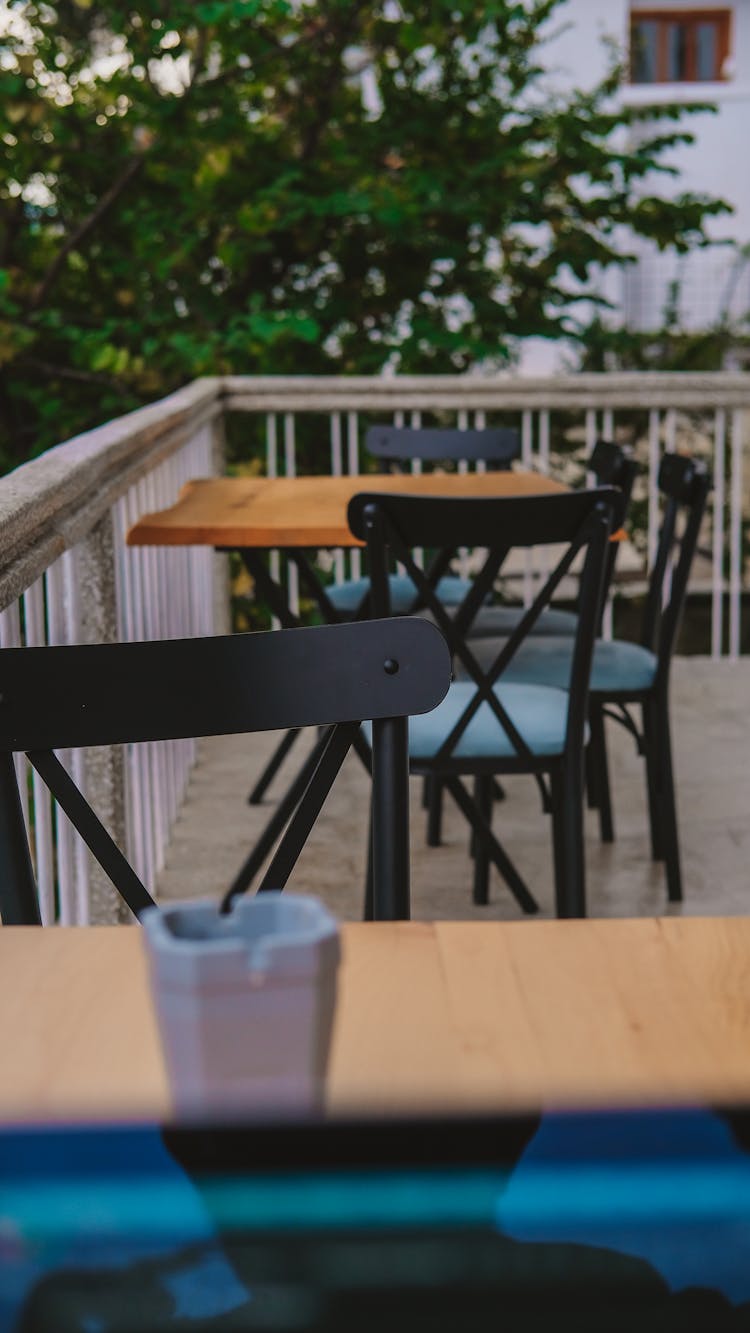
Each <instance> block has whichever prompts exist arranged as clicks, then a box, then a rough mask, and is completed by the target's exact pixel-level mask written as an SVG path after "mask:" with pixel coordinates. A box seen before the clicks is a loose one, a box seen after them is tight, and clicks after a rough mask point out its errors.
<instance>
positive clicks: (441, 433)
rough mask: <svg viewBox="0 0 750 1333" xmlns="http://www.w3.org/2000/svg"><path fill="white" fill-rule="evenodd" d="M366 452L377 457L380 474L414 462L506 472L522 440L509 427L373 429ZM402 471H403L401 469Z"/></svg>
mask: <svg viewBox="0 0 750 1333" xmlns="http://www.w3.org/2000/svg"><path fill="white" fill-rule="evenodd" d="M365 449H366V450H367V452H368V453H369V454H371V456H372V457H373V458H377V459H378V461H379V462H380V465H381V471H385V472H388V471H389V470H390V466H391V464H393V463H405V462H408V461H409V460H411V459H418V460H419V461H420V462H425V463H427V462H429V463H442V462H459V461H463V460H465V461H466V462H469V463H487V465H488V467H490V468H494V469H497V470H503V471H505V470H507V469H508V468H509V467H510V465H511V463H512V462H513V460H514V459H516V458H520V457H521V438H520V435H519V433H518V431H517V430H514V429H513V428H512V427H510V426H481V427H480V426H475V427H472V428H469V427H467V428H466V429H459V428H450V429H445V428H443V427H433V426H390V425H377V426H370V427H369V428H368V430H367V433H366V435H365ZM401 471H403V469H401Z"/></svg>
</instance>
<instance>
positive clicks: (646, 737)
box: [643, 700, 664, 861]
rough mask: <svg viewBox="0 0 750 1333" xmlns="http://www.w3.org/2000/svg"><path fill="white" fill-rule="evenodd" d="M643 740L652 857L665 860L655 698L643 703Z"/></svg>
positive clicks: (657, 720)
mask: <svg viewBox="0 0 750 1333" xmlns="http://www.w3.org/2000/svg"><path fill="white" fill-rule="evenodd" d="M643 741H644V755H645V760H646V795H647V798H648V819H649V828H650V830H651V859H652V860H653V861H663V860H664V838H663V830H662V821H661V800H660V792H661V785H662V778H661V774H660V772H659V718H658V711H657V708H656V705H655V704H654V701H653V700H649V701H648V702H646V703H644V705H643Z"/></svg>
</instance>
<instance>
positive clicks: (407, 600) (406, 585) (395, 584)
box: [326, 574, 471, 616]
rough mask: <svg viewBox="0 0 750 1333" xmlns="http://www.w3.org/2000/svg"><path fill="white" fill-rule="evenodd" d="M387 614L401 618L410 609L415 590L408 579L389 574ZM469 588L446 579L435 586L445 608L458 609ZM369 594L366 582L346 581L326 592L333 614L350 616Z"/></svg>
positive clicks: (467, 581) (452, 578)
mask: <svg viewBox="0 0 750 1333" xmlns="http://www.w3.org/2000/svg"><path fill="white" fill-rule="evenodd" d="M389 583H390V589H391V612H392V614H393V615H396V616H399V615H400V616H402V615H405V614H406V612H407V611H408V610H409V609H410V608H411V607H412V606H413V605H414V600H415V598H416V596H417V590H416V588H415V587H414V584H413V583H412V581H411V579H410V578H408V577H407V575H405V574H403V575H402V574H391V576H390V579H389ZM470 587H471V580H470V579H459V578H457V577H455V576H454V575H446V577H445V578H443V579H440V580H439V582H438V585H437V595H438V597H439V598H440V600H441V602H444V603H445V605H446V606H458V605H459V604H460V603H461V602H462V601H463V599H464V597H465V596H466V594H467V592H468V591H469V589H470ZM369 590H370V580H369V579H349V580H348V581H347V582H346V583H334V584H333V585H332V586H331V587H329V588H326V594H327V596H328V598H329V600H330V601H331V602H332V603H333V605H334V606H335V607H336V610H337V611H347V612H350V613H351V614H352V615H354V613H355V612H356V611H357V610H358V609H359V606H360V603H361V602H362V599H363V597H366V596H367V593H368V592H369Z"/></svg>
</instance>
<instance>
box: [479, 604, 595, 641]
mask: <svg viewBox="0 0 750 1333" xmlns="http://www.w3.org/2000/svg"><path fill="white" fill-rule="evenodd" d="M523 615H524V608H523V607H522V606H483V607H482V609H481V611H480V612H479V614H478V615H477V616H476V617H475V619H474V622H473V624H472V627H471V637H472V639H474V638H477V639H487V638H492V637H497V638H507V636H508V635H509V634H512V633H513V630H514V629H515V628H516V625H517V624H518V623H519V621H520V620H521V618H522V616H523ZM577 625H578V616H577V615H576V613H575V611H558V610H556V609H555V607H550V608H549V609H548V610H547V611H542V614H541V615H540V617H539V619H538V620H537V622H536V624H535V626H534V628H533V629H532V630H530V631H529V633H530V634H533V635H534V636H535V637H536V636H537V635H544V634H556V635H560V634H562V635H567V636H568V638H570V636H571V635H573V634H575V632H576V627H577Z"/></svg>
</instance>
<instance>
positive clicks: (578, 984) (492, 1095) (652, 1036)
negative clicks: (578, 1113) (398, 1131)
mask: <svg viewBox="0 0 750 1333" xmlns="http://www.w3.org/2000/svg"><path fill="white" fill-rule="evenodd" d="M342 935H343V945H344V960H343V964H342V971H341V979H340V987H339V1001H338V1008H337V1018H336V1026H335V1032H334V1042H333V1050H332V1056H331V1068H330V1075H329V1086H328V1103H329V1107H330V1108H331V1109H332V1110H334V1111H347V1110H356V1109H366V1110H369V1111H388V1110H398V1109H410V1110H420V1109H421V1110H424V1109H440V1108H442V1109H455V1110H464V1111H466V1110H471V1109H480V1110H485V1111H486V1110H488V1109H494V1108H508V1107H510V1108H512V1107H516V1108H518V1107H526V1108H529V1107H533V1108H538V1107H541V1106H550V1105H570V1104H577V1105H591V1104H594V1105H596V1104H600V1105H601V1104H604V1105H612V1104H618V1103H619V1104H622V1103H654V1102H685V1101H687V1102H691V1101H713V1102H717V1101H724V1102H727V1101H738V1100H745V1101H750V919H745V918H728V919H725V918H711V919H698V918H687V919H681V918H668V919H665V920H619V921H614V920H608V921H546V922H514V923H497V922H482V923H478V924H477V923H473V922H472V923H442V922H439V923H437V922H436V923H430V924H420V923H393V924H392V923H384V924H377V925H372V924H370V925H346V926H343V927H342ZM0 1069H1V1070H2V1077H0V1120H2V1121H4V1122H8V1121H14V1120H18V1119H27V1120H29V1119H40V1118H47V1117H50V1116H52V1117H70V1116H73V1117H77V1116H85V1117H90V1118H100V1117H104V1118H106V1117H112V1116H151V1117H154V1116H156V1117H163V1116H164V1115H165V1114H168V1112H169V1093H168V1088H167V1082H166V1078H165V1074H164V1067H163V1064H162V1058H161V1053H160V1047H159V1042H158V1037H157V1032H156V1029H155V1025H154V1020H153V1015H152V1010H151V1002H150V997H149V990H148V981H147V973H146V968H145V959H144V954H143V950H142V944H141V935H140V931H139V929H138V928H137V927H132V928H128V927H123V926H120V927H89V928H60V927H58V928H48V929H41V928H39V927H36V928H35V927H6V928H4V929H0Z"/></svg>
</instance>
